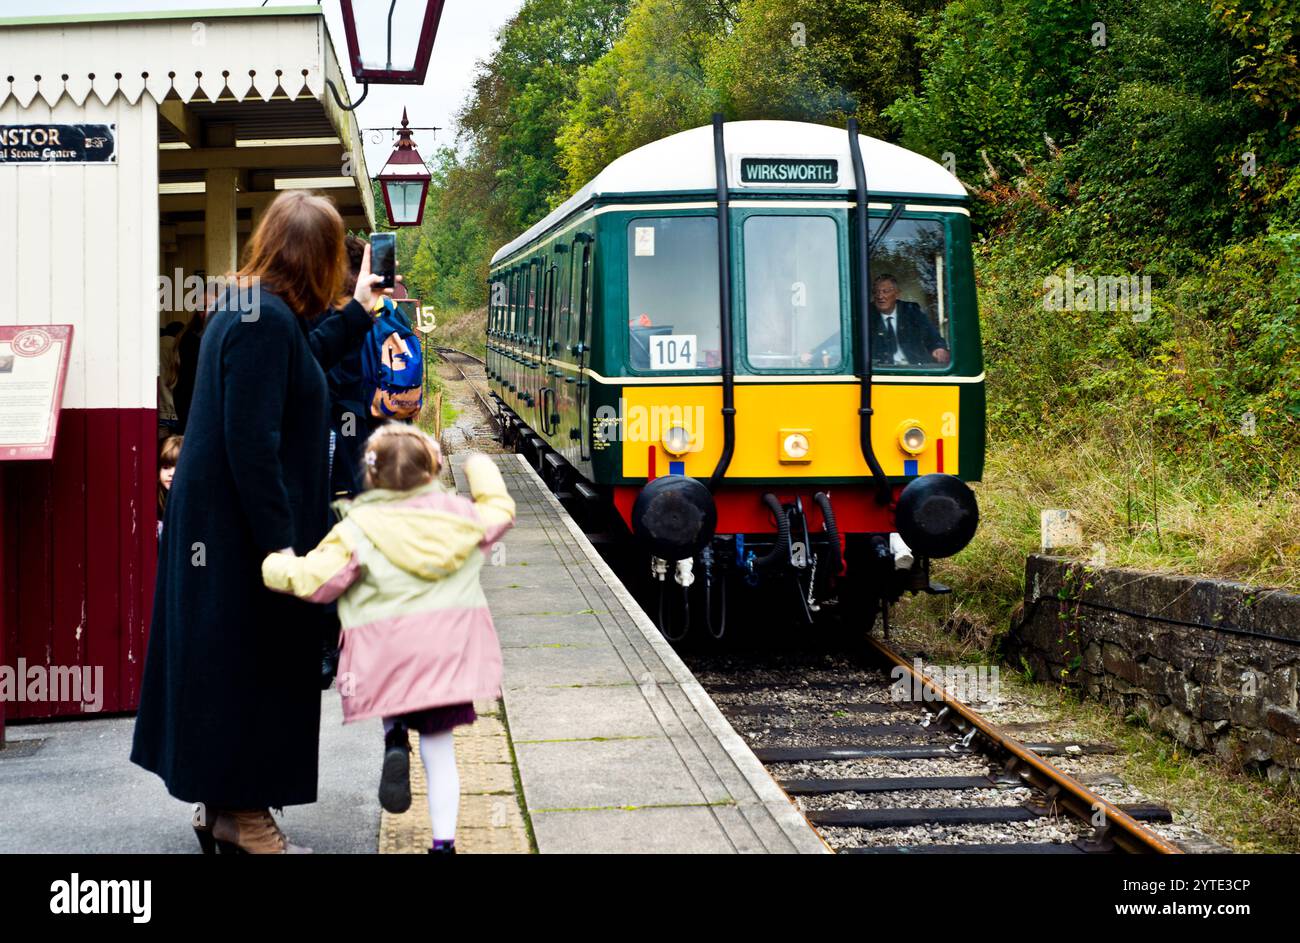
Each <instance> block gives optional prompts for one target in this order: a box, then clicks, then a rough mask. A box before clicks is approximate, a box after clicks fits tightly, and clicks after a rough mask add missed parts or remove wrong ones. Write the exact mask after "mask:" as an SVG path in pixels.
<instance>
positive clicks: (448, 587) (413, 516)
mask: <svg viewBox="0 0 1300 943" xmlns="http://www.w3.org/2000/svg"><path fill="white" fill-rule="evenodd" d="M364 456H365V468H364V472H365V486H366V488H367V490H366V491H365V492H364V493H363V494H362V495H360V496H359V497H358V498H357V499H356V500H354V501H352V502H350V503H348V504H345V505H343V507H344V509H345V512H344V517H343V519H342V520H341V521H340V522H339V523H338V524H337V525H336V526H335V527H334V529H333V530H331V531H330V532H329V534H327V535H326V537H325V539H324V540H323V541H321V543H320V545H319V546H317V547H316V548H315V549H314V550H312V551H311V552H310V553H308V554H307V555H306V556H304V557H295V556H293V555H291V554H287V553H273V554H271V555H270V556H268V557H267V558H266V560H265V561H264V562H263V563H262V579H263V581H264V582H265V583H266V585H267V586H268V587H269V588H270V589H273V590H276V591H278V592H284V593H292V594H293V595H295V596H298V597H301V598H302V599H306V600H308V601H311V602H320V603H327V602H330V601H332V600H335V599H337V600H338V609H339V621H340V622H341V623H342V626H343V634H342V645H341V648H342V652H341V655H340V659H339V672H338V687H339V692H340V694H341V695H342V700H343V722H344V723H350V722H352V721H355V720H362V719H364V718H369V717H382V718H383V719H384V746H385V750H384V766H383V774H382V776H381V779H380V786H379V800H380V803H381V804H382V805H383V807H384V808H385V809H387V810H388V811H390V812H395V813H396V812H405V811H406V810H407V809H408V808H410V805H411V787H410V747H409V745H408V739H407V730H408V729H413V730H416V731H418V732H419V734H420V755H421V757H422V758H423V760H424V765H425V772H426V773H427V776H428V783H429V813H430V817H431V819H432V822H433V838H434V846H433V848H432V849H430V850H431V851H434V852H440V853H454V852H455V830H456V813H457V808H458V805H459V802H460V782H459V778H458V776H457V773H456V756H455V748H454V746H453V744H452V730H453V729H454V728H455V727H457V726H460V725H461V724H468V723H473V722H474V719H475V714H474V706H473V702H474V701H475V700H490V699H494V698H496V697H498V696H499V695H500V692H501V647H500V644H499V643H498V642H497V636H496V630H495V629H494V628H493V625H492V616H491V614H490V613H489V612H488V605H487V599H486V597H485V596H484V595H483V589H482V587H481V586H480V585H479V571H480V570H481V569H482V567H483V561H484V555H485V553H486V552H487V551H488V550H489V549H490V547H491V545H492V543H493V542H494V541H496V540H498V539H499V538H500V537H501V535H502V534H504V533H505V532H506V530H508V529H509V527H510V526H511V524H513V523H514V517H515V503H514V500H513V499H512V498H511V497H510V495H509V494H508V493H507V492H506V487H505V482H504V481H503V480H502V478H501V472H500V471H499V470H498V469H497V467H496V465H495V464H494V463H493V462H492V460H491V459H489V458H487V457H486V456H483V455H475V456H473V457H471V458H470V459H469V460H468V461H467V462H466V463H465V475H466V477H467V478H468V479H469V485H470V492H471V494H472V495H473V500H470V499H469V498H465V497H461V496H459V495H457V494H454V493H452V492H450V491H449V490H448V489H446V488H445V487H443V486H442V485H441V484H439V483H438V481H437V477H438V472H439V470H440V468H441V466H442V456H441V454H440V452H439V449H438V445H437V443H436V442H435V441H434V440H433V439H431V438H430V437H429V436H427V435H425V433H423V432H421V431H420V430H419V429H416V428H415V427H413V426H408V425H403V424H399V423H391V424H389V425H385V426H381V427H380V428H379V429H378V430H377V431H376V432H375V433H374V434H373V435H372V436H371V437H370V439H369V440H368V441H367V442H366V446H365V449H364Z"/></svg>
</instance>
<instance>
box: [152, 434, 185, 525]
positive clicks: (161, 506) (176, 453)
mask: <svg viewBox="0 0 1300 943" xmlns="http://www.w3.org/2000/svg"><path fill="white" fill-rule="evenodd" d="M184 441H185V438H184V436H179V435H169V436H168V437H167V438H166V439H164V440H163V444H162V447H161V448H160V449H159V450H158V468H159V469H163V468H175V467H176V463H177V462H178V461H179V460H180V457H181V444H182V443H183V442H184ZM165 510H167V489H166V488H164V487H163V486H162V482H161V481H160V482H158V520H162V515H163V511H165Z"/></svg>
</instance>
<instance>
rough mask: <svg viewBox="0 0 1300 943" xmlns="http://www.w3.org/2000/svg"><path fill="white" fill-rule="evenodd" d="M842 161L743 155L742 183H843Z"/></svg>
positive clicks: (788, 184)
mask: <svg viewBox="0 0 1300 943" xmlns="http://www.w3.org/2000/svg"><path fill="white" fill-rule="evenodd" d="M839 178H840V162H839V161H838V160H836V159H835V158H833V157H829V158H822V157H742V158H741V160H740V182H741V183H742V184H777V185H779V186H799V185H804V186H819V187H826V186H834V185H835V184H836V183H838V182H839Z"/></svg>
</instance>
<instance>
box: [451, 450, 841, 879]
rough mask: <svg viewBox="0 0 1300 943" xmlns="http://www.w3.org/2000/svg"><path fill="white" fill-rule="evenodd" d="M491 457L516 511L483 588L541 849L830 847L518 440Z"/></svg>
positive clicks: (460, 483) (457, 469) (456, 466)
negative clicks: (515, 451) (513, 450)
mask: <svg viewBox="0 0 1300 943" xmlns="http://www.w3.org/2000/svg"><path fill="white" fill-rule="evenodd" d="M464 458H465V456H461V455H458V456H453V457H452V466H453V472H454V473H455V476H456V483H457V487H458V488H460V489H461V490H462V491H464V490H466V488H467V485H466V482H465V479H464V476H463V474H462V472H461V466H462V463H463V461H464ZM493 458H494V460H495V461H496V462H497V463H498V464H499V466H500V467H501V471H502V474H503V475H504V476H505V481H506V485H507V486H508V487H509V489H510V493H511V494H512V495H513V496H514V498H515V501H516V502H517V504H518V519H517V521H516V524H515V527H514V529H513V530H511V531H510V532H509V533H508V534H506V536H505V537H504V538H503V539H502V541H501V543H500V544H498V545H497V546H494V547H493V548H491V550H490V551H489V558H488V561H487V565H486V566H484V568H483V571H482V572H483V577H482V579H483V588H484V591H485V592H486V594H487V598H488V603H489V605H490V606H491V609H492V616H493V619H494V620H495V622H496V627H497V633H498V635H499V636H500V639H501V646H502V653H503V656H504V660H505V680H504V685H503V692H502V693H503V699H504V703H505V715H506V721H507V723H508V725H509V731H510V736H511V738H512V740H513V746H514V752H515V757H516V759H517V762H518V769H519V777H520V782H521V783H522V786H523V796H524V802H525V805H526V807H527V813H528V817H529V819H530V820H531V823H532V829H533V834H534V837H535V839H536V842H537V849H538V851H539V852H541V853H543V854H546V853H578V852H593V853H594V852H706V853H728V852H748V853H760V854H762V853H823V852H826V851H827V848H826V846H825V845H824V844H823V842H822V841H821V839H820V838H819V837H818V835H817V833H816V832H815V831H814V830H813V829H812V827H811V826H810V825H809V824H808V822H807V821H806V820H805V819H804V817H803V815H802V814H801V813H800V812H799V811H798V809H796V808H795V806H794V805H793V804H792V803H791V801H790V800H789V799H788V798H787V797H786V796H785V794H784V793H782V792H781V790H780V788H779V787H778V786H777V785H776V783H775V782H774V781H773V779H772V778H771V776H770V775H768V773H767V772H766V771H765V770H764V769H763V766H762V764H761V763H759V761H758V759H757V758H756V757H755V756H754V754H753V752H752V751H751V750H750V748H749V747H748V746H747V745H746V744H745V742H744V741H743V740H742V739H741V737H740V735H739V734H737V733H736V731H735V730H734V729H733V728H732V727H731V725H730V724H729V723H728V722H727V720H726V719H725V718H724V717H723V716H722V713H721V712H720V711H719V710H718V708H717V707H716V705H714V703H713V701H712V700H711V699H710V698H709V696H708V695H707V694H706V693H705V692H704V689H703V688H702V687H701V686H700V685H699V684H698V683H697V682H696V681H695V679H694V677H693V676H692V675H691V673H690V671H689V670H688V669H687V668H686V666H685V665H684V664H683V663H682V661H681V659H680V658H679V657H678V656H677V654H676V653H675V652H674V651H673V649H672V648H671V647H670V646H669V645H668V643H667V642H665V641H664V640H663V638H662V636H661V635H660V634H659V632H658V630H657V629H656V628H655V627H654V624H653V623H652V622H651V620H650V619H649V617H648V616H646V615H645V614H644V613H643V612H642V611H641V609H640V608H639V607H638V606H637V604H636V602H635V601H634V600H633V599H632V597H631V595H630V594H629V593H628V592H627V590H626V589H624V588H623V586H622V584H621V583H620V582H619V581H618V579H617V578H616V577H615V576H614V574H613V572H612V571H611V570H610V569H609V567H608V566H607V565H606V564H605V562H604V561H603V560H602V559H601V557H600V555H599V554H598V553H597V552H596V550H595V548H594V547H593V546H592V545H591V543H590V542H589V541H588V540H587V538H586V537H585V536H584V535H583V533H582V531H581V530H580V529H579V528H578V525H577V524H576V523H575V522H574V521H573V520H572V519H571V518H570V517H569V515H568V514H567V513H566V512H565V510H564V508H563V507H562V506H561V505H560V503H559V501H558V500H557V499H556V498H555V497H554V495H552V494H551V492H550V491H549V490H548V489H547V488H546V486H545V484H544V483H543V482H542V480H541V479H540V478H539V477H538V476H537V474H536V473H535V472H534V471H533V469H532V468H531V466H529V465H528V464H527V462H526V460H525V459H524V458H523V456H521V455H496V456H493Z"/></svg>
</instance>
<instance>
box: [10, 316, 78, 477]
mask: <svg viewBox="0 0 1300 943" xmlns="http://www.w3.org/2000/svg"><path fill="white" fill-rule="evenodd" d="M71 347H72V326H71V325H69V324H32V325H17V326H0V461H8V460H14V459H49V458H53V457H54V438H55V435H56V434H57V432H58V428H59V410H60V409H61V408H62V407H63V384H64V381H65V380H66V379H67V376H68V353H69V350H70V348H71Z"/></svg>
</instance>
